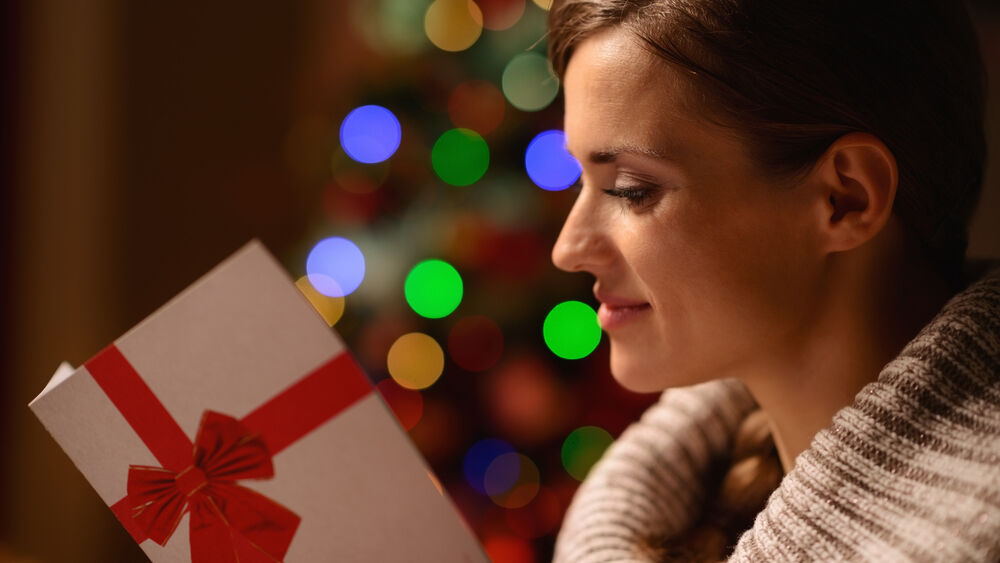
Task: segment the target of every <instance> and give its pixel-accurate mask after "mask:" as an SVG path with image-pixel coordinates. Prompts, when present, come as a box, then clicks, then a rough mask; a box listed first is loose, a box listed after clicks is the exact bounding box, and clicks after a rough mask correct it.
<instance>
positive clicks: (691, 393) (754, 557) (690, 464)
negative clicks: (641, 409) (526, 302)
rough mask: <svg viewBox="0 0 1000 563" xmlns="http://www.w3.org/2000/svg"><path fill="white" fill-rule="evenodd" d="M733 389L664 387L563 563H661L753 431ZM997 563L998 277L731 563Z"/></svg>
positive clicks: (832, 431)
mask: <svg viewBox="0 0 1000 563" xmlns="http://www.w3.org/2000/svg"><path fill="white" fill-rule="evenodd" d="M755 408H756V405H755V403H754V401H753V399H752V397H751V396H750V395H749V393H748V392H747V390H746V388H745V387H744V386H743V384H742V383H740V382H738V381H736V380H733V379H730V380H719V381H713V382H709V383H705V384H701V385H696V386H692V387H686V388H676V389H670V390H667V391H665V392H664V393H663V394H662V396H661V398H660V400H659V401H658V402H657V403H656V404H654V405H653V406H651V407H650V408H649V409H648V410H647V411H646V412H645V413H643V415H642V417H641V418H640V419H639V420H638V421H637V422H635V423H633V424H632V425H631V426H629V427H628V428H627V429H626V430H625V431H624V432H623V433H622V435H621V436H620V437H619V438H618V440H616V441H615V443H614V444H612V446H611V447H610V448H608V450H607V451H606V452H605V454H604V456H603V457H602V458H601V459H600V460H599V461H598V463H597V464H595V465H594V467H593V468H592V470H591V472H590V474H589V475H588V477H587V478H586V479H585V480H584V482H583V483H582V484H581V486H580V488H579V489H578V491H577V493H576V495H575V496H574V498H573V501H572V503H571V504H570V507H569V509H568V510H567V513H566V516H565V519H564V521H563V526H562V529H561V530H560V533H559V536H558V539H557V541H556V549H555V558H554V561H555V562H556V563H570V562H572V563H597V562H608V561H616V562H617V561H633V562H635V561H653V560H654V559H653V556H652V555H649V554H648V552H647V551H644V550H643V549H642V548H641V546H642V545H643V544H644V543H645V542H648V541H649V540H650V539H651V538H670V537H674V536H677V535H679V534H681V533H683V532H685V531H686V530H688V529H690V527H691V526H692V525H693V524H694V523H695V521H696V519H697V518H698V517H699V515H700V511H701V507H702V504H703V503H704V502H705V499H706V498H708V496H709V493H710V492H711V491H707V490H706V489H707V488H708V487H707V485H706V483H705V480H706V477H705V476H706V475H707V474H708V470H709V467H710V466H711V465H712V464H713V462H717V461H718V460H719V459H724V457H725V456H726V455H727V453H728V451H729V448H730V446H731V442H732V438H733V435H734V433H735V431H736V428H737V427H738V426H739V424H740V422H741V420H742V419H743V418H744V417H745V415H746V414H747V413H749V412H750V411H752V410H753V409H755ZM844 560H848V561H864V560H871V561H904V560H905V561H912V560H918V561H1000V269H995V270H993V271H992V272H991V273H990V274H988V275H986V276H984V277H982V279H980V280H979V281H978V282H976V283H975V284H973V285H971V286H969V287H968V288H967V289H965V290H964V291H962V292H960V293H959V294H958V295H956V296H955V297H954V298H952V299H951V300H950V301H949V302H948V303H947V304H946V305H945V307H944V308H943V309H942V310H941V311H940V312H939V313H938V315H937V316H936V317H935V318H934V319H933V320H932V321H931V322H930V323H929V324H928V325H927V326H926V327H924V328H923V330H922V331H921V332H920V333H919V334H918V335H917V337H916V338H914V339H913V340H912V341H911V342H910V343H909V344H907V345H906V347H905V348H904V349H903V350H902V352H901V353H900V354H899V356H898V357H896V358H895V359H894V360H893V361H892V362H890V363H889V364H887V365H886V366H885V367H884V368H883V370H882V371H881V373H880V374H879V375H878V378H877V379H876V381H874V382H872V383H870V384H868V385H866V386H865V387H864V388H862V389H861V391H860V392H859V393H858V394H857V396H856V397H855V399H854V402H853V403H852V404H851V405H849V406H847V407H845V408H843V409H841V410H840V411H838V412H837V413H836V414H835V416H834V417H833V420H832V424H831V425H830V426H828V427H827V428H825V429H823V430H821V431H820V432H818V433H817V434H816V436H815V437H814V438H813V440H812V443H811V444H810V446H809V448H808V449H807V450H805V451H804V452H802V453H801V454H800V455H799V456H798V457H797V458H796V461H795V466H794V468H793V469H792V470H791V471H790V472H789V473H788V474H787V475H786V476H785V477H784V478H783V479H782V481H781V483H780V485H779V486H778V488H777V489H776V490H775V491H774V492H773V493H772V494H771V496H770V497H769V499H768V501H767V504H766V506H765V507H764V509H763V510H762V511H761V512H760V513H758V514H757V517H756V519H755V520H754V523H753V526H752V528H750V529H749V530H747V531H746V532H744V533H743V534H742V536H741V537H740V539H739V541H738V543H737V545H736V547H735V550H734V551H733V552H732V554H731V556H730V561H844Z"/></svg>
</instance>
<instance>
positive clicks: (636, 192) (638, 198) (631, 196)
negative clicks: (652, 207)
mask: <svg viewBox="0 0 1000 563" xmlns="http://www.w3.org/2000/svg"><path fill="white" fill-rule="evenodd" d="M651 191H652V190H650V189H649V188H639V187H634V186H616V187H614V188H611V189H608V190H604V193H606V194H608V195H609V196H612V197H617V198H620V199H623V200H625V201H627V202H628V204H629V205H630V206H631V207H640V206H641V205H642V204H643V203H645V202H646V200H647V199H648V198H649V196H650V195H651Z"/></svg>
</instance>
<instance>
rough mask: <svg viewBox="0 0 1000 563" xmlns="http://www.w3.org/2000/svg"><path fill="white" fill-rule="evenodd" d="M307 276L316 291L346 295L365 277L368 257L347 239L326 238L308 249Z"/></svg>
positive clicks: (330, 294) (324, 293)
mask: <svg viewBox="0 0 1000 563" xmlns="http://www.w3.org/2000/svg"><path fill="white" fill-rule="evenodd" d="M306 275H307V276H308V277H309V283H311V284H312V286H313V287H314V288H316V291H318V292H320V293H322V294H323V295H326V296H328V297H344V296H346V295H350V294H351V293H353V292H354V290H355V289H357V288H358V286H360V285H361V280H363V279H364V278H365V257H364V255H363V254H362V253H361V249H360V248H358V246H357V245H356V244H354V243H353V242H351V241H349V240H347V239H346V238H342V237H330V238H325V239H323V240H321V241H319V242H318V243H316V246H314V247H313V249H312V250H310V251H309V257H308V258H306Z"/></svg>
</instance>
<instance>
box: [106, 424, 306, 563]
mask: <svg viewBox="0 0 1000 563" xmlns="http://www.w3.org/2000/svg"><path fill="white" fill-rule="evenodd" d="M273 476H274V466H273V465H272V464H271V453H270V452H269V451H268V448H267V445H266V444H265V442H264V440H263V439H262V438H261V436H260V435H259V434H254V433H251V432H250V431H249V430H248V429H247V428H246V427H245V426H244V425H243V424H241V423H240V422H239V421H238V420H236V419H235V418H232V417H230V416H226V415H224V414H219V413H217V412H212V411H205V414H204V415H203V416H202V419H201V425H200V426H199V427H198V436H197V438H196V439H195V447H194V459H193V460H192V462H191V465H189V466H188V467H187V468H186V469H184V470H182V471H180V472H174V471H171V470H169V469H164V468H161V467H148V466H138V465H132V466H130V467H129V472H128V497H127V499H126V502H127V503H128V506H129V507H130V509H131V514H132V517H133V518H134V519H135V522H136V524H137V525H138V526H139V527H140V528H141V529H142V530H143V531H144V532H145V533H146V534H147V536H148V537H149V539H151V540H153V541H155V542H156V543H158V544H160V545H166V543H167V540H168V539H170V536H171V535H173V533H174V530H175V529H176V528H177V525H178V524H179V523H180V520H181V518H182V517H183V516H184V513H185V512H190V513H191V561H192V563H230V562H231V563H236V562H239V563H256V562H275V561H278V562H280V561H281V560H282V558H283V557H284V556H285V552H286V551H288V546H289V544H290V543H291V541H292V537H293V536H294V535H295V530H296V528H298V525H299V521H300V519H299V517H298V516H297V515H296V514H295V513H294V512H292V511H290V510H288V509H287V508H285V507H284V506H281V505H280V504H278V503H276V502H274V501H273V500H271V499H269V498H267V497H265V496H264V495H262V494H260V493H257V492H255V491H252V490H250V489H248V488H246V487H242V486H240V485H237V484H235V481H237V480H240V479H268V478H271V477H273Z"/></svg>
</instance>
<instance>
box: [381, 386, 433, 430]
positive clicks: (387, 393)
mask: <svg viewBox="0 0 1000 563" xmlns="http://www.w3.org/2000/svg"><path fill="white" fill-rule="evenodd" d="M375 389H376V390H377V391H378V393H379V395H381V396H382V399H383V400H384V401H385V403H386V405H388V406H389V409H390V410H392V413H393V414H394V415H396V419H397V420H399V425H400V426H402V427H403V428H405V429H406V430H410V429H412V428H413V427H414V426H416V425H417V423H418V422H420V417H421V416H423V414H424V398H423V395H421V394H420V391H415V390H413V389H407V388H405V387H402V386H400V385H399V384H398V383H396V381H395V380H393V379H383V380H382V381H379V382H378V383H377V384H376V385H375Z"/></svg>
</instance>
